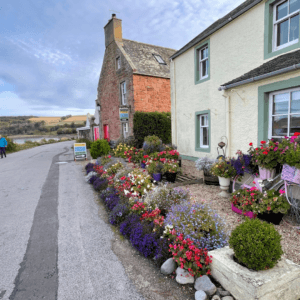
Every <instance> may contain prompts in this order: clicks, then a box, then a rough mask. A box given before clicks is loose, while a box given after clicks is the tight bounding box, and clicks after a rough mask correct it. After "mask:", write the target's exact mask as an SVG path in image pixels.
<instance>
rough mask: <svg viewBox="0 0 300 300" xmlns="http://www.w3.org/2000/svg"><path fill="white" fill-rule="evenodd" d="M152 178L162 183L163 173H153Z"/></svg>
mask: <svg viewBox="0 0 300 300" xmlns="http://www.w3.org/2000/svg"><path fill="white" fill-rule="evenodd" d="M152 177H153V179H154V180H156V181H161V173H153V175H152Z"/></svg>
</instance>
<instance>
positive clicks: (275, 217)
mask: <svg viewBox="0 0 300 300" xmlns="http://www.w3.org/2000/svg"><path fill="white" fill-rule="evenodd" d="M283 216H284V214H282V213H277V214H275V213H273V212H269V213H262V214H258V215H257V217H258V218H259V219H261V220H263V221H266V222H269V223H273V224H274V225H279V223H280V222H281V220H282V218H283Z"/></svg>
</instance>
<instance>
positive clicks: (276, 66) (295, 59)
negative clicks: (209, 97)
mask: <svg viewBox="0 0 300 300" xmlns="http://www.w3.org/2000/svg"><path fill="white" fill-rule="evenodd" d="M299 63H300V50H297V51H294V52H289V53H286V54H283V55H281V56H278V57H276V58H274V59H272V60H269V61H268V62H266V63H264V64H262V65H261V66H259V67H257V68H255V69H253V70H251V71H250V72H247V73H246V74H244V75H242V76H240V77H238V78H235V79H233V80H231V81H229V82H227V83H225V84H222V86H226V85H229V84H232V83H236V82H239V81H243V80H246V79H250V78H252V77H256V76H260V75H264V74H267V73H271V72H274V71H278V70H280V69H284V68H287V67H291V66H293V65H296V64H299ZM274 75H275V74H274Z"/></svg>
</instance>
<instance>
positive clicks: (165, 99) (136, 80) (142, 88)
mask: <svg viewBox="0 0 300 300" xmlns="http://www.w3.org/2000/svg"><path fill="white" fill-rule="evenodd" d="M133 86H134V92H133V93H134V110H135V111H143V112H151V111H158V112H169V111H171V94H170V92H171V88H170V79H167V78H158V77H152V76H143V75H133Z"/></svg>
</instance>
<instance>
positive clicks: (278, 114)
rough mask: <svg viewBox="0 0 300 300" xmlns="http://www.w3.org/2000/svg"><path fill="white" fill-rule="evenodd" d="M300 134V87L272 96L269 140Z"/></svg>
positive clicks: (275, 93)
mask: <svg viewBox="0 0 300 300" xmlns="http://www.w3.org/2000/svg"><path fill="white" fill-rule="evenodd" d="M295 132H300V87H298V88H294V89H290V90H285V91H280V92H274V93H271V94H270V110H269V138H282V137H284V136H293V134H294V133H295Z"/></svg>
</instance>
